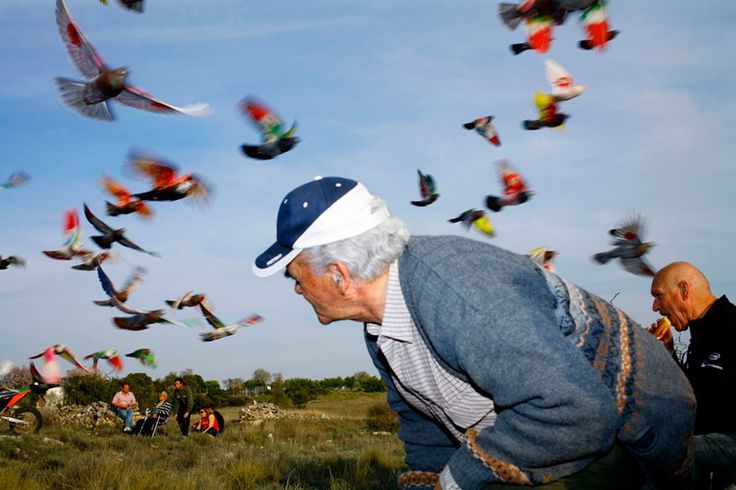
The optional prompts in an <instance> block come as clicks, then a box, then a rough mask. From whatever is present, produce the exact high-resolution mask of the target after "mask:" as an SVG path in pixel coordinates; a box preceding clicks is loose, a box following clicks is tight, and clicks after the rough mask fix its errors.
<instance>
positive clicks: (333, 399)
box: [0, 393, 403, 490]
mask: <svg viewBox="0 0 736 490" xmlns="http://www.w3.org/2000/svg"><path fill="white" fill-rule="evenodd" d="M385 403H386V402H385V394H376V395H373V394H370V395H368V394H362V395H356V394H346V393H333V394H331V395H329V396H327V397H325V398H322V399H319V400H315V401H313V402H310V404H309V405H308V406H307V407H306V408H305V409H303V410H293V411H294V412H298V413H301V414H304V415H308V416H314V418H311V417H310V418H308V419H305V420H295V419H281V420H274V421H264V422H263V423H261V424H258V425H250V424H239V423H237V422H233V421H235V420H237V418H238V412H239V410H238V409H237V408H226V409H223V410H222V413H223V415H224V416H225V420H226V421H227V422H228V424H227V427H226V431H225V433H224V434H223V435H222V436H221V437H218V438H212V437H210V436H207V435H200V434H193V435H190V436H189V437H188V438H184V437H182V436H180V435H179V431H178V427H177V426H176V421H175V420H174V419H173V418H172V419H170V420H169V421H168V423H167V424H166V425H167V427H166V431H165V433H163V434H161V435H159V434H157V435H156V437H155V438H154V439H151V438H145V437H132V436H128V435H125V434H122V433H121V432H119V429H114V428H111V427H105V428H98V429H94V430H93V429H84V428H78V427H76V426H74V427H72V426H69V427H61V426H45V427H44V428H42V429H41V432H40V433H39V434H35V435H28V436H20V437H14V436H9V435H7V434H8V433H7V432H3V433H0V488H3V489H4V488H8V489H10V488H12V489H51V488H53V489H69V490H72V489H73V490H85V489H100V490H113V489H125V490H132V489H172V490H174V489H176V490H184V489H209V488H213V489H219V488H223V489H229V488H232V489H241V488H263V489H271V488H292V489H306V488H318V489H335V490H337V489H385V488H396V483H395V482H396V477H397V475H398V474H399V473H400V471H401V470H402V466H403V462H402V461H403V450H402V445H401V443H400V441H399V440H398V438H397V437H396V436H395V435H388V434H379V435H374V434H373V433H371V432H369V431H368V430H366V414H367V411H368V409H369V408H370V407H371V406H373V405H376V404H385Z"/></svg>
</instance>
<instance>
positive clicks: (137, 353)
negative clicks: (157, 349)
mask: <svg viewBox="0 0 736 490" xmlns="http://www.w3.org/2000/svg"><path fill="white" fill-rule="evenodd" d="M125 357H134V358H136V359H138V360H139V361H141V364H143V365H144V366H148V367H152V368H153V369H156V355H155V354H154V353H153V351H151V349H138V350H134V351H133V352H131V353H129V354H125Z"/></svg>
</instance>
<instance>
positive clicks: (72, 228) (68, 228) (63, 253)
mask: <svg viewBox="0 0 736 490" xmlns="http://www.w3.org/2000/svg"><path fill="white" fill-rule="evenodd" d="M62 233H63V235H64V245H63V246H62V247H61V248H60V249H57V250H44V251H43V253H44V254H45V255H46V256H47V257H51V258H52V259H57V260H70V259H71V258H72V257H75V256H80V257H87V256H89V255H92V252H91V251H89V250H86V249H83V248H82V227H81V226H80V224H79V214H77V210H76V209H70V210H68V211H66V212H65V213H64V220H63V222H62Z"/></svg>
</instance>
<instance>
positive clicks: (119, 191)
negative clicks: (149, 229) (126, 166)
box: [100, 175, 153, 219]
mask: <svg viewBox="0 0 736 490" xmlns="http://www.w3.org/2000/svg"><path fill="white" fill-rule="evenodd" d="M100 184H101V185H102V187H103V188H104V189H105V190H106V191H107V192H109V193H110V194H111V195H113V196H115V198H116V199H117V204H113V203H111V202H109V201H105V211H106V212H107V215H108V216H119V215H121V214H131V213H136V214H137V215H138V216H140V217H141V218H146V219H150V218H152V217H153V213H152V212H151V209H150V208H149V207H148V205H147V204H146V203H145V202H144V201H142V200H140V199H133V195H132V194H131V193H130V192H129V191H128V189H126V188H125V187H123V186H122V185H120V184H118V183H117V182H115V181H114V180H112V178H110V177H108V176H107V175H103V176H102V178H101V179H100Z"/></svg>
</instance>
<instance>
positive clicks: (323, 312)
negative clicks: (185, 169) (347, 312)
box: [284, 253, 346, 325]
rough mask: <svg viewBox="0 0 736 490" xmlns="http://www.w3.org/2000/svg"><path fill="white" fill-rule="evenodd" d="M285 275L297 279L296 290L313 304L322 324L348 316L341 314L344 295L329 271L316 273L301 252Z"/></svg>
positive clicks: (290, 264) (288, 267) (287, 268)
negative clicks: (340, 292)
mask: <svg viewBox="0 0 736 490" xmlns="http://www.w3.org/2000/svg"><path fill="white" fill-rule="evenodd" d="M284 275H285V276H286V277H287V278H290V279H293V280H294V281H295V284H294V292H296V294H298V295H300V296H303V297H304V299H305V300H307V302H308V303H309V304H310V305H312V308H314V312H315V313H316V314H317V319H318V320H319V322H320V323H321V324H322V325H327V324H329V323H332V322H334V321H336V320H343V319H345V318H346V316H344V315H341V312H342V308H341V307H340V304H341V299H342V297H341V295H340V294H339V290H338V288H337V286H336V284H335V282H334V281H333V276H332V274H331V273H330V272H329V271H325V272H324V273H322V274H315V273H314V272H313V271H312V269H311V267H310V266H309V263H308V262H307V261H306V260H305V257H304V254H303V253H301V254H299V255H297V257H296V258H295V259H294V260H292V261H291V262H290V263H289V265H288V266H287V267H286V272H285V273H284Z"/></svg>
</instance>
